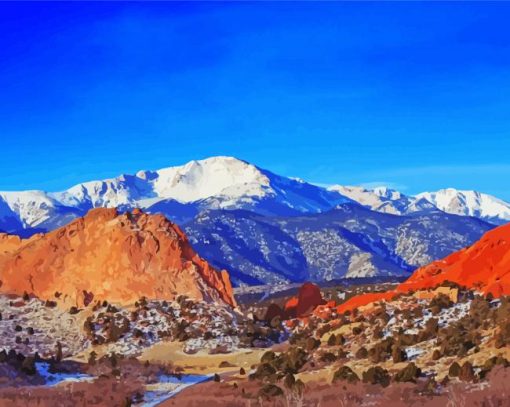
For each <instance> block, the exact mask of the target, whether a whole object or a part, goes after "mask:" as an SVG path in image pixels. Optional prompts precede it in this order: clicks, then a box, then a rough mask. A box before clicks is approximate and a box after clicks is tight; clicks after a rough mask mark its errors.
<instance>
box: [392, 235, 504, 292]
mask: <svg viewBox="0 0 510 407" xmlns="http://www.w3.org/2000/svg"><path fill="white" fill-rule="evenodd" d="M444 281H452V282H455V283H457V284H460V285H462V286H465V287H467V288H472V289H476V290H479V291H482V292H484V293H492V294H493V295H495V296H497V297H499V296H501V295H510V225H503V226H500V227H498V228H496V229H494V230H491V231H490V232H487V233H486V234H485V235H484V236H483V237H482V238H481V239H480V240H479V241H478V242H476V243H475V244H473V245H472V246H470V247H468V248H466V249H464V250H460V251H458V252H456V253H453V254H451V255H450V256H448V257H446V258H444V259H442V260H438V261H435V262H432V263H431V264H429V265H427V266H425V267H422V268H420V269H418V270H416V271H415V272H414V273H413V275H412V276H411V277H410V278H409V279H408V280H407V281H405V282H404V283H403V284H401V285H400V286H399V287H398V290H401V291H402V290H407V291H409V290H417V289H423V288H430V287H434V286H437V285H438V284H440V283H442V282H444Z"/></svg>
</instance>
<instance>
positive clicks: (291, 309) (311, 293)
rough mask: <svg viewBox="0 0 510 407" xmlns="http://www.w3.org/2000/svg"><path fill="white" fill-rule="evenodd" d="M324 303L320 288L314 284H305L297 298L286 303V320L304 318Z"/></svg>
mask: <svg viewBox="0 0 510 407" xmlns="http://www.w3.org/2000/svg"><path fill="white" fill-rule="evenodd" d="M324 303H325V301H324V300H323V298H322V294H321V290H320V288H319V287H318V286H317V285H315V284H312V283H304V284H303V285H302V286H301V287H300V288H299V292H298V295H297V297H292V298H290V299H289V300H288V301H287V302H286V304H285V308H284V314H285V317H286V318H296V317H303V316H305V315H308V314H310V313H311V312H312V311H313V310H314V309H315V308H316V307H317V306H319V305H322V304H324Z"/></svg>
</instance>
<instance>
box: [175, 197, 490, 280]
mask: <svg viewBox="0 0 510 407" xmlns="http://www.w3.org/2000/svg"><path fill="white" fill-rule="evenodd" d="M492 227H493V226H492V225H490V224H488V223H485V222H483V221H480V220H478V219H476V218H466V217H460V216H455V215H449V214H446V213H444V212H441V211H435V212H426V213H422V212H418V213H414V214H412V215H408V216H395V215H390V214H384V213H379V212H375V211H371V210H369V209H367V208H364V207H362V206H360V205H352V204H344V205H340V206H338V207H337V208H336V209H334V210H331V211H329V212H326V213H322V214H315V215H307V216H299V217H264V216H260V215H257V214H254V213H252V212H247V211H208V212H204V213H202V214H201V215H200V216H197V217H196V218H195V219H194V220H193V221H192V222H190V223H187V224H185V225H184V229H185V231H186V233H187V235H188V236H189V238H190V242H191V243H192V245H193V247H194V248H195V249H196V250H197V251H198V252H199V253H201V255H203V256H204V257H205V258H206V259H207V260H208V261H210V262H211V263H212V264H213V265H215V266H216V267H220V268H225V269H227V270H228V271H229V273H230V274H231V277H232V279H233V280H234V282H236V283H248V284H256V283H277V282H303V281H306V280H314V281H325V280H333V279H338V278H344V277H375V276H408V275H409V274H410V272H411V271H412V270H414V269H415V268H417V267H420V266H423V265H425V264H428V263H430V262H431V261H433V260H435V259H439V258H442V257H444V256H446V255H448V254H450V253H451V252H453V251H455V250H458V249H461V248H463V247H465V246H468V245H469V244H471V243H472V242H474V241H476V240H477V239H479V238H480V236H482V234H483V233H484V232H486V231H487V230H489V229H491V228H492Z"/></svg>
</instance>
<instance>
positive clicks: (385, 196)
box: [328, 185, 437, 215]
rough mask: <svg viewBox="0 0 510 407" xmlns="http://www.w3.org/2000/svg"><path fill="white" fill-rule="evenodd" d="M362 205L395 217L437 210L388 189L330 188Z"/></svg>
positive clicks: (418, 199) (428, 204)
mask: <svg viewBox="0 0 510 407" xmlns="http://www.w3.org/2000/svg"><path fill="white" fill-rule="evenodd" d="M328 190H330V191H336V192H338V193H340V194H342V195H345V196H346V197H348V198H350V199H352V200H353V201H356V202H358V203H360V204H361V205H363V206H365V207H367V208H370V209H372V210H374V211H377V212H383V213H390V214H393V215H405V214H409V213H413V212H420V211H430V210H437V208H436V207H435V206H434V205H433V204H432V203H430V202H429V201H427V200H426V199H422V198H415V197H413V196H408V195H404V194H402V193H401V192H399V191H396V190H394V189H390V188H386V187H378V188H374V189H367V188H363V187H360V186H342V185H333V186H331V187H329V188H328Z"/></svg>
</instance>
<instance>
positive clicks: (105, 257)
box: [0, 208, 236, 306]
mask: <svg viewBox="0 0 510 407" xmlns="http://www.w3.org/2000/svg"><path fill="white" fill-rule="evenodd" d="M0 280H1V284H0V291H1V292H4V293H16V294H19V295H21V294H23V293H24V292H25V291H26V292H27V293H29V294H30V293H33V294H35V295H36V296H38V297H39V298H42V299H55V293H61V295H60V296H59V298H61V299H62V300H63V301H65V302H66V303H70V304H73V305H77V306H83V305H84V303H88V302H90V301H91V300H94V301H95V300H108V301H111V302H118V303H123V304H129V303H133V302H135V301H136V300H138V299H139V298H140V297H142V296H145V297H147V298H158V299H169V300H170V299H173V298H175V297H176V296H178V295H180V294H185V295H187V296H188V297H190V298H194V299H200V300H202V299H203V300H206V301H221V302H224V303H226V304H229V305H231V306H235V305H236V304H235V299H234V296H233V291H232V286H231V284H230V279H229V276H228V273H227V272H226V271H217V270H216V269H214V268H213V267H211V266H210V265H209V264H208V263H207V262H206V261H205V260H204V259H202V258H200V257H199V256H198V255H197V254H196V253H195V252H194V250H193V249H192V247H191V246H190V244H189V242H188V240H187V238H186V236H185V235H184V233H183V232H182V231H181V229H180V228H179V227H178V226H177V225H175V224H173V223H172V222H170V221H168V220H167V219H166V218H165V217H164V216H162V215H148V214H145V213H142V212H141V211H140V210H137V209H135V210H134V211H133V212H128V213H124V214H119V213H118V212H117V211H116V210H115V209H104V208H98V209H93V210H91V211H90V212H89V213H88V214H87V215H86V216H84V217H83V218H79V219H76V220H74V221H72V222H71V223H69V224H68V225H66V226H64V227H61V228H59V229H57V230H55V231H52V232H50V233H47V234H40V235H35V236H32V237H31V238H30V239H26V240H23V239H19V238H18V237H15V236H8V235H4V234H0Z"/></svg>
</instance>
